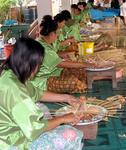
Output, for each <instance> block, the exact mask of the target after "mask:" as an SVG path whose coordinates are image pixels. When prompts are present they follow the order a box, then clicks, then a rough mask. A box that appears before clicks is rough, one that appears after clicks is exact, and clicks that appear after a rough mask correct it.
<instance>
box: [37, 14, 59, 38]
mask: <svg viewBox="0 0 126 150" xmlns="http://www.w3.org/2000/svg"><path fill="white" fill-rule="evenodd" d="M40 27H41V30H40V34H41V35H44V36H47V35H49V34H50V33H51V32H56V30H57V29H58V24H57V22H56V21H55V20H53V19H52V17H50V15H46V16H44V17H43V19H42V21H41V24H40Z"/></svg>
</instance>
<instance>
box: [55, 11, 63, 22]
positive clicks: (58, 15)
mask: <svg viewBox="0 0 126 150" xmlns="http://www.w3.org/2000/svg"><path fill="white" fill-rule="evenodd" d="M54 20H55V21H56V22H57V23H61V22H63V21H65V18H64V15H63V14H62V13H59V14H57V15H56V16H54Z"/></svg>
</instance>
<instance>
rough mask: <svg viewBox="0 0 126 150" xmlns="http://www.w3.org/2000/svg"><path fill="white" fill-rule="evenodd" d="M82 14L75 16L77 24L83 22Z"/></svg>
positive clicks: (73, 17)
mask: <svg viewBox="0 0 126 150" xmlns="http://www.w3.org/2000/svg"><path fill="white" fill-rule="evenodd" d="M82 17H83V16H82V14H81V13H80V15H73V16H72V19H73V20H75V22H76V23H80V22H81V21H82Z"/></svg>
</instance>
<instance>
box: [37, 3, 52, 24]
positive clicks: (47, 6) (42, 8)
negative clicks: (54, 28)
mask: <svg viewBox="0 0 126 150" xmlns="http://www.w3.org/2000/svg"><path fill="white" fill-rule="evenodd" d="M37 11H38V21H39V22H41V20H42V17H43V16H44V15H52V0H37Z"/></svg>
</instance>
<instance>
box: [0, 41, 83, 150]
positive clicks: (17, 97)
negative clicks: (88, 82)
mask: <svg viewBox="0 0 126 150" xmlns="http://www.w3.org/2000/svg"><path fill="white" fill-rule="evenodd" d="M43 57H44V48H43V47H42V45H41V44H39V43H38V42H37V41H34V40H33V39H30V38H20V39H19V40H18V41H17V42H16V44H15V46H14V50H13V53H12V54H11V56H10V57H9V58H8V59H7V60H6V62H5V63H4V64H3V65H2V68H1V76H0V148H2V149H3V150H4V149H6V150H24V149H28V150H33V149H34V150H38V149H39V150H47V149H48V150H57V149H62V150H71V149H72V150H76V149H78V150H81V149H82V145H81V139H82V137H83V134H82V133H81V132H80V131H79V130H77V129H75V128H73V127H72V126H70V125H62V126H59V125H61V124H72V125H75V124H76V123H77V122H78V121H79V120H80V117H82V115H81V114H78V115H75V114H74V115H73V114H72V113H71V114H67V115H63V116H61V117H54V118H51V119H46V118H45V119H44V115H45V114H44V112H42V111H41V110H40V109H39V108H38V107H37V106H36V105H35V101H36V100H38V99H41V101H58V100H59V101H64V98H65V97H64V96H65V95H64V96H63V95H59V94H58V95H57V94H54V95H53V94H51V93H46V92H44V93H43V92H42V91H41V90H40V89H38V88H35V87H33V85H32V84H31V83H30V82H29V80H30V79H32V78H34V76H35V74H36V73H37V72H38V69H39V68H40V65H41V63H42V62H43V59H44V58H43ZM67 98H68V99H69V100H73V102H74V100H75V99H74V98H72V97H71V98H70V97H69V96H67V97H66V99H67Z"/></svg>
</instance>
